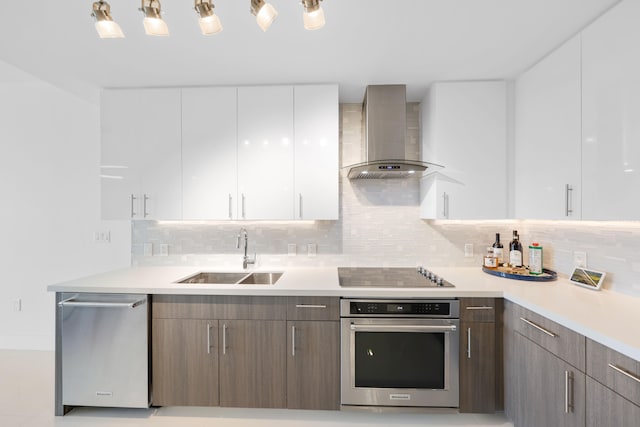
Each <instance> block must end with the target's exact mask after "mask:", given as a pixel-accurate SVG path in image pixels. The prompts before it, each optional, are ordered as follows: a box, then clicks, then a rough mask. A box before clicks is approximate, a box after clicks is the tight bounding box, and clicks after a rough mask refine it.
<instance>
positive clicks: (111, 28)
mask: <svg viewBox="0 0 640 427" xmlns="http://www.w3.org/2000/svg"><path fill="white" fill-rule="evenodd" d="M92 9H93V12H92V13H91V16H93V17H94V18H95V19H96V31H97V32H98V35H99V36H100V38H101V39H115V38H123V37H124V33H123V32H122V28H120V25H118V24H117V23H116V22H115V21H114V20H113V18H112V17H111V6H109V3H107V2H106V1H102V0H101V1H97V2H95V3H93V7H92Z"/></svg>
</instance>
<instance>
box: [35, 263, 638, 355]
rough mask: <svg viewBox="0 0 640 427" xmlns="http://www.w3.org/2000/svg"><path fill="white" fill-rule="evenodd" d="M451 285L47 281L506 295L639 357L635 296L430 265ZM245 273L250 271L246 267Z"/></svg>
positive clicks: (220, 290) (118, 286)
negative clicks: (395, 285) (350, 286)
mask: <svg viewBox="0 0 640 427" xmlns="http://www.w3.org/2000/svg"><path fill="white" fill-rule="evenodd" d="M432 270H433V271H434V272H435V273H436V274H438V275H439V276H442V277H444V278H445V279H446V280H448V281H449V282H451V283H453V284H454V285H455V287H454V288H377V287H375V288H374V287H371V288H343V287H340V285H339V282H338V271H337V268H335V267H322V268H291V267H287V268H284V269H283V268H273V269H270V268H269V269H267V268H264V269H256V270H255V271H283V272H284V274H283V275H282V277H281V278H280V280H278V282H277V283H276V284H275V285H235V284H229V285H226V284H225V285H208V284H181V283H176V282H178V281H179V280H181V279H184V278H186V277H189V276H191V275H193V274H195V273H198V272H200V271H235V272H237V271H238V270H225V269H220V268H217V267H210V268H207V267H187V266H183V267H133V268H126V269H122V270H115V271H111V272H108V273H104V274H99V275H95V276H90V277H86V278H82V279H77V280H72V281H69V282H64V283H59V284H55V285H51V286H49V287H48V288H47V289H48V290H49V291H51V292H104V293H141V294H182V295H264V296H267V295H272V296H283V295H291V296H304V295H316V296H339V297H369V298H376V297H384V298H386V297H390V298H420V297H422V298H425V297H426V298H443V297H504V298H505V299H507V300H509V301H513V302H514V303H517V304H520V305H522V306H523V307H525V308H528V309H530V310H532V311H535V312H536V313H539V314H541V315H543V316H546V317H548V318H549V319H551V320H553V321H555V322H558V323H560V324H561V325H563V326H566V327H568V328H570V329H573V330H574V331H576V332H578V333H580V334H583V335H585V336H586V337H588V338H591V339H593V340H595V341H598V342H600V343H602V344H604V345H606V346H608V347H611V348H613V349H614V350H616V351H619V352H620V353H623V354H625V355H627V356H629V357H632V358H634V359H636V360H638V361H640V330H639V328H640V327H639V326H638V325H640V298H638V297H632V296H627V295H623V294H619V293H616V292H612V291H607V290H604V291H593V290H590V289H585V288H582V287H579V286H575V285H573V284H571V283H570V282H569V281H568V280H566V279H561V278H559V279H558V280H557V281H554V282H527V281H522V280H511V279H504V278H501V277H496V276H492V275H489V274H486V273H484V272H482V269H481V268H480V267H464V268H458V267H456V268H434V269H432ZM247 273H248V272H247Z"/></svg>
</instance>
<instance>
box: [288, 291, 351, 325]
mask: <svg viewBox="0 0 640 427" xmlns="http://www.w3.org/2000/svg"><path fill="white" fill-rule="evenodd" d="M287 319H289V320H340V298H337V297H287Z"/></svg>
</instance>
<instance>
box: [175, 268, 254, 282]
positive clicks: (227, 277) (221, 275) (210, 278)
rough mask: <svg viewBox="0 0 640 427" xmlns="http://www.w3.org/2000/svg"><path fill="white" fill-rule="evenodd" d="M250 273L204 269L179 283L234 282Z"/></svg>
mask: <svg viewBox="0 0 640 427" xmlns="http://www.w3.org/2000/svg"><path fill="white" fill-rule="evenodd" d="M247 274H248V273H228V272H219V271H203V272H200V273H198V274H194V275H193V276H189V277H187V278H186V279H183V280H180V281H179V282H178V283H203V284H225V283H226V284H234V283H238V281H239V280H241V279H242V278H244V277H246V276H247Z"/></svg>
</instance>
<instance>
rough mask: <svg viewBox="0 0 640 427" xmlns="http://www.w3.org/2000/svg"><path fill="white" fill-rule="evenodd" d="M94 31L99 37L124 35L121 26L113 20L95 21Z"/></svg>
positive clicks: (121, 36) (118, 37) (111, 37)
mask: <svg viewBox="0 0 640 427" xmlns="http://www.w3.org/2000/svg"><path fill="white" fill-rule="evenodd" d="M96 31H97V32H98V35H99V36H100V38H101V39H121V38H123V37H124V33H123V32H122V28H120V25H118V23H117V22H114V21H96Z"/></svg>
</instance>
